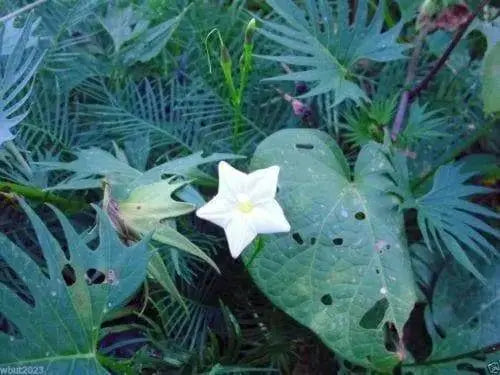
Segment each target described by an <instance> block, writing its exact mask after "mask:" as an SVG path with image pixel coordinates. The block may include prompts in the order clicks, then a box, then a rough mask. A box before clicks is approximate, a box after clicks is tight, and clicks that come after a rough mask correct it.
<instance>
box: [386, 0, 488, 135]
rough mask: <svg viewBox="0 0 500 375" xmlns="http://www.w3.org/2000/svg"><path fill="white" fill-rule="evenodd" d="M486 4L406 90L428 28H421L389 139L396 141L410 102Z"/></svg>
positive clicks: (481, 6) (435, 71)
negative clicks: (419, 78) (413, 85)
mask: <svg viewBox="0 0 500 375" xmlns="http://www.w3.org/2000/svg"><path fill="white" fill-rule="evenodd" d="M488 3H489V0H483V1H481V3H480V4H479V6H478V7H477V8H476V11H475V12H474V13H471V14H469V16H468V17H467V20H466V21H465V22H464V23H463V24H462V25H461V27H460V29H459V30H458V31H457V33H456V34H455V36H454V38H453V40H452V41H451V43H450V44H449V45H448V48H446V50H445V52H444V53H443V55H442V56H441V57H440V58H439V60H438V61H437V63H436V64H435V65H434V67H433V68H432V69H431V71H430V72H429V73H428V74H427V76H426V77H425V78H424V79H423V80H422V82H420V83H419V84H418V85H417V86H416V87H415V88H414V89H412V90H408V86H409V85H410V84H411V82H412V81H413V80H414V79H415V72H416V67H417V63H418V57H419V55H420V51H421V49H422V45H423V40H424V37H425V35H426V34H427V31H428V29H427V27H429V26H424V27H423V28H422V30H421V31H420V34H419V36H418V38H417V45H416V47H415V49H414V50H413V54H412V57H411V60H410V65H409V66H408V73H407V75H406V81H405V89H404V91H403V93H402V94H401V100H400V102H399V107H398V112H397V113H396V117H395V118H394V123H393V125H392V132H391V137H392V139H393V140H396V138H397V136H398V134H399V133H400V132H401V130H402V127H403V122H404V119H405V117H406V112H407V110H408V107H409V105H410V104H411V102H412V101H413V100H414V99H415V98H416V97H417V96H418V95H419V94H420V92H421V91H422V90H425V89H426V88H427V86H428V85H429V82H430V81H431V80H432V78H434V76H435V75H436V74H437V72H438V71H439V70H440V69H441V68H442V67H443V66H444V64H445V63H446V60H447V59H448V57H449V56H450V54H451V53H452V52H453V50H454V49H455V47H456V46H457V44H458V42H460V39H462V37H463V36H464V34H465V32H466V31H467V29H468V28H469V26H470V24H471V23H472V21H473V20H474V19H475V18H476V16H477V15H478V14H479V12H481V10H482V9H483V8H484V6H485V5H486V4H488Z"/></svg>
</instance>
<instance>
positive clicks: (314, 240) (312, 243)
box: [311, 237, 316, 245]
mask: <svg viewBox="0 0 500 375" xmlns="http://www.w3.org/2000/svg"><path fill="white" fill-rule="evenodd" d="M315 243H316V237H311V245H314V244H315Z"/></svg>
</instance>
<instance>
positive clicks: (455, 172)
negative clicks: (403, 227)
mask: <svg viewBox="0 0 500 375" xmlns="http://www.w3.org/2000/svg"><path fill="white" fill-rule="evenodd" d="M461 167H462V166H461V165H460V164H455V165H445V166H442V167H440V168H439V169H438V170H437V172H436V174H435V176H434V183H433V186H432V189H431V190H430V191H429V192H428V193H427V194H425V195H423V196H422V197H419V198H417V199H416V200H415V203H414V205H413V207H414V208H416V209H417V211H418V216H417V219H418V225H419V228H420V231H421V233H422V236H423V238H424V241H425V244H426V245H427V247H428V248H429V249H435V248H437V249H439V250H440V251H441V252H442V253H443V249H447V250H448V251H449V252H450V253H451V254H452V255H453V257H454V258H455V259H456V260H457V261H458V262H459V263H460V264H462V265H463V266H464V267H465V268H466V269H467V270H469V271H470V272H472V273H473V274H474V275H475V276H476V277H477V278H478V279H480V280H484V278H483V277H482V275H481V274H480V273H479V271H478V270H477V268H476V267H475V266H474V264H473V263H472V261H471V257H470V255H472V254H474V255H476V256H479V257H480V258H482V260H483V261H486V262H489V261H490V258H491V256H492V255H493V256H494V257H497V256H498V250H497V249H496V248H495V246H493V245H492V244H491V243H490V242H489V241H488V239H487V237H485V235H486V236H489V237H491V238H497V239H498V238H500V232H499V231H498V229H495V228H493V227H492V226H490V225H489V224H488V223H486V222H485V221H484V220H481V219H479V218H478V217H477V215H479V216H483V217H485V218H490V219H494V220H498V219H500V215H499V214H498V213H496V212H494V211H492V210H489V209H487V208H485V207H483V206H480V205H478V204H475V203H472V202H470V201H468V200H466V199H465V198H467V197H469V196H472V195H477V194H486V193H491V192H493V190H492V189H489V188H485V187H481V186H474V185H469V184H465V182H466V181H467V180H469V179H470V178H471V177H472V176H474V175H475V173H474V172H470V173H464V172H462V171H461ZM470 251H471V252H472V253H469V252H470Z"/></svg>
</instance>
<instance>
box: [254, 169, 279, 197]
mask: <svg viewBox="0 0 500 375" xmlns="http://www.w3.org/2000/svg"><path fill="white" fill-rule="evenodd" d="M279 172H280V167H278V166H277V165H274V166H272V167H269V168H264V169H258V170H256V171H255V172H252V173H250V174H249V175H248V180H247V186H246V189H247V192H248V196H249V197H250V200H251V201H252V203H253V204H259V203H264V202H268V201H270V200H272V199H274V197H275V195H276V188H277V186H278V174H279Z"/></svg>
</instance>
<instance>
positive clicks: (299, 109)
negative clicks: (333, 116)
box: [292, 99, 311, 117]
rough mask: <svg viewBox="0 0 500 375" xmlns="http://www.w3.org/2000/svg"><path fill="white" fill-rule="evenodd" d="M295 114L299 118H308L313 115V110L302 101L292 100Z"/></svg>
mask: <svg viewBox="0 0 500 375" xmlns="http://www.w3.org/2000/svg"><path fill="white" fill-rule="evenodd" d="M292 108H293V113H294V114H295V115H296V116H299V117H307V116H309V115H310V113H311V109H310V108H309V106H308V105H307V104H304V103H302V102H301V101H300V100H297V99H293V100H292Z"/></svg>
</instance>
